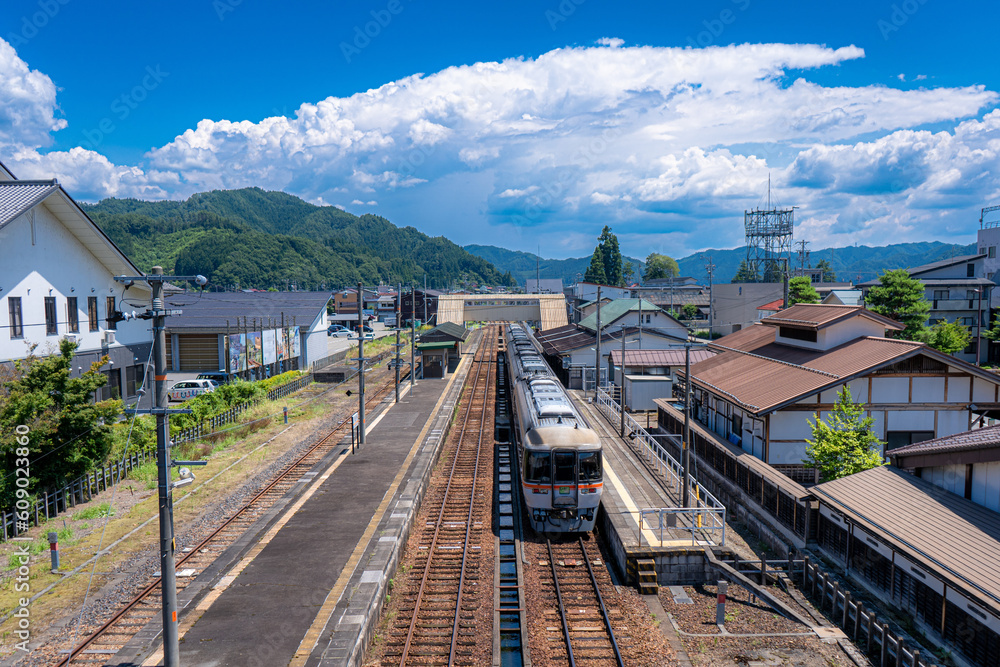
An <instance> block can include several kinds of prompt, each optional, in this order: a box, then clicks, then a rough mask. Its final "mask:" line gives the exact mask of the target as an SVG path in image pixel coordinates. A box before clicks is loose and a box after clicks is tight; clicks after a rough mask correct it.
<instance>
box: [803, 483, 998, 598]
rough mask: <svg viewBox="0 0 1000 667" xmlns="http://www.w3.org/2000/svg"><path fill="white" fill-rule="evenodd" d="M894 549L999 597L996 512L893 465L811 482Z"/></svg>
mask: <svg viewBox="0 0 1000 667" xmlns="http://www.w3.org/2000/svg"><path fill="white" fill-rule="evenodd" d="M812 492H813V493H814V494H816V496H817V498H819V499H820V501H821V502H823V503H826V504H827V505H829V506H831V507H834V508H836V509H837V510H838V511H841V512H843V513H844V514H846V515H848V516H850V517H851V518H852V519H853V520H854V521H856V522H857V523H858V524H860V525H862V526H864V527H865V528H867V529H869V530H871V532H873V533H874V534H875V535H876V536H884V537H885V538H886V539H887V541H892V542H895V543H896V544H895V545H894V546H895V547H896V548H897V550H899V551H901V552H902V553H904V554H907V555H908V556H909V557H910V558H911V559H913V560H917V561H921V564H923V565H926V566H927V567H928V568H929V569H931V570H934V571H936V572H938V573H940V575H941V576H942V578H944V579H947V580H952V581H960V582H963V583H964V584H965V586H963V588H965V589H966V590H968V591H969V592H970V593H971V594H973V595H974V596H975V597H977V598H979V599H981V600H986V601H987V602H988V603H989V604H990V605H991V606H994V607H995V606H996V605H997V603H1000V577H997V572H1000V514H998V513H997V512H993V511H991V510H988V509H986V508H985V507H982V506H981V505H977V504H976V503H974V502H972V501H970V500H966V499H965V498H962V497H961V496H958V495H956V494H954V493H950V492H948V491H945V490H944V489H941V488H938V487H936V486H934V485H933V484H931V483H930V482H926V481H924V480H922V479H920V478H918V477H914V476H913V475H910V474H908V473H905V472H902V471H901V470H899V469H897V468H891V467H881V468H873V469H871V470H866V471H864V472H859V473H856V474H854V475H848V476H847V477H842V478H840V479H836V480H833V481H831V482H824V483H823V484H818V485H816V486H814V487H812Z"/></svg>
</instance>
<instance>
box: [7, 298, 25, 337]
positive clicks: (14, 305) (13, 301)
mask: <svg viewBox="0 0 1000 667" xmlns="http://www.w3.org/2000/svg"><path fill="white" fill-rule="evenodd" d="M7 312H8V313H10V337H11V338H24V319H23V318H22V317H21V297H19V296H9V297H7Z"/></svg>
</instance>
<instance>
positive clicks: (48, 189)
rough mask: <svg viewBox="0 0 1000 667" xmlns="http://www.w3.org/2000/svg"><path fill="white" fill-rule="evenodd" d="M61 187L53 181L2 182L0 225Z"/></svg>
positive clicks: (0, 190)
mask: <svg viewBox="0 0 1000 667" xmlns="http://www.w3.org/2000/svg"><path fill="white" fill-rule="evenodd" d="M58 189H59V184H58V183H57V182H56V181H55V180H51V181H5V182H3V183H0V227H3V226H4V225H6V224H7V223H8V222H10V221H11V220H13V219H14V218H16V217H17V216H19V215H21V214H22V213H24V212H25V211H28V210H29V209H31V208H32V207H33V206H35V205H37V204H38V203H39V202H41V201H42V200H43V199H45V198H46V197H48V196H49V195H50V194H52V193H53V192H55V191H56V190H58Z"/></svg>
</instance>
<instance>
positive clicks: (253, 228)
mask: <svg viewBox="0 0 1000 667" xmlns="http://www.w3.org/2000/svg"><path fill="white" fill-rule="evenodd" d="M83 208H84V210H86V212H87V213H88V215H90V217H91V218H93V219H94V221H95V222H96V223H97V224H98V225H99V226H100V227H101V228H102V229H103V230H104V231H105V233H107V234H108V236H109V237H111V239H112V240H113V241H114V242H115V243H116V244H118V246H119V247H120V248H121V249H122V250H123V251H124V252H125V253H126V254H127V255H128V256H129V257H130V258H131V259H132V260H133V261H134V262H135V263H136V264H137V265H138V266H139V268H141V269H143V270H144V271H148V270H149V269H150V268H151V267H152V266H155V265H157V264H159V265H161V266H163V268H164V271H166V272H167V273H168V274H169V273H182V274H193V273H201V274H203V275H205V276H207V277H208V278H209V280H210V282H211V284H212V285H213V286H216V287H219V288H226V287H240V288H249V287H256V288H262V289H266V288H270V287H275V288H281V289H284V288H286V287H289V286H290V285H292V284H294V285H295V286H297V287H298V288H299V289H333V288H336V287H340V286H344V285H351V284H354V283H356V282H358V281H359V280H360V281H362V282H364V283H366V284H375V283H378V282H388V283H395V282H403V283H409V282H414V283H416V282H422V281H423V276H424V274H425V273H426V274H427V276H428V284H431V285H435V286H447V285H451V284H467V285H468V284H473V283H475V284H478V283H485V284H488V285H504V284H507V285H509V284H512V282H511V278H510V277H509V276H504V275H503V274H501V273H500V272H499V271H497V269H496V267H494V266H493V265H492V264H490V263H489V262H488V261H486V260H484V259H481V258H479V257H476V256H474V255H472V254H470V253H468V252H466V251H465V250H463V249H462V248H461V247H460V246H458V245H456V244H454V243H452V242H451V241H449V240H448V239H446V238H444V237H440V236H439V237H430V236H427V235H426V234H423V233H421V232H419V231H417V230H416V229H414V228H413V227H402V228H401V227H396V226H395V225H393V224H392V223H391V222H389V221H388V220H386V219H385V218H382V217H380V216H376V215H362V216H360V217H359V216H355V215H352V214H350V213H347V212H346V211H342V210H341V209H338V208H336V207H333V206H314V205H313V204H310V203H309V202H306V201H303V200H302V199H299V198H298V197H295V196H293V195H289V194H286V193H284V192H267V191H264V190H261V189H260V188H244V189H242V190H216V191H213V192H204V193H200V194H196V195H192V196H191V197H190V198H188V199H187V200H185V201H156V202H148V201H142V200H138V199H105V200H102V201H100V202H98V203H97V204H92V205H84V206H83Z"/></svg>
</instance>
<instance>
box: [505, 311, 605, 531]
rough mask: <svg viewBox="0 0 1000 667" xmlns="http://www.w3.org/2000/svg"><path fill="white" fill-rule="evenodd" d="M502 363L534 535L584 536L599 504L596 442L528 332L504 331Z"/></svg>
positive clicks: (598, 445)
mask: <svg viewBox="0 0 1000 667" xmlns="http://www.w3.org/2000/svg"><path fill="white" fill-rule="evenodd" d="M507 363H508V367H509V370H510V373H509V381H510V383H511V387H512V398H513V401H512V407H513V409H514V426H515V428H514V431H515V433H516V436H517V445H518V455H519V457H520V461H521V469H520V473H521V475H520V477H521V491H522V495H523V496H524V502H525V505H526V506H527V508H528V513H529V515H530V518H531V525H532V527H533V528H534V529H535V530H536V531H538V532H567V533H576V532H588V531H590V530H592V529H593V528H594V520H595V517H596V516H597V507H598V505H600V503H601V493H602V489H603V471H602V465H601V464H602V459H601V440H600V438H599V437H598V435H597V433H596V432H595V431H593V430H592V429H591V428H590V426H589V424H588V423H587V422H586V420H585V419H584V418H583V416H582V415H581V414H580V413H579V412H578V411H577V409H576V407H575V406H574V405H573V403H572V401H570V398H569V396H568V395H567V393H566V391H565V389H563V386H562V384H560V382H559V379H558V378H557V377H556V376H555V374H554V373H553V372H552V371H551V369H549V367H548V364H546V363H545V361H544V360H543V359H542V357H541V354H540V353H539V352H538V350H537V348H536V347H535V344H534V343H533V341H532V340H531V338H530V336H529V334H528V333H527V332H526V331H525V330H524V329H523V328H522V327H520V326H518V325H511V327H510V329H509V330H508V344H507Z"/></svg>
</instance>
